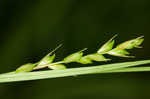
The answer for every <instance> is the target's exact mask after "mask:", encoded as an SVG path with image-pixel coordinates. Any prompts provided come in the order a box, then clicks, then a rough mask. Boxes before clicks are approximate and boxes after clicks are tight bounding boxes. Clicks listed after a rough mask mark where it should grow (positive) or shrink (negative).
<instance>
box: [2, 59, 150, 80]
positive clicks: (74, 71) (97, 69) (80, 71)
mask: <svg viewBox="0 0 150 99" xmlns="http://www.w3.org/2000/svg"><path fill="white" fill-rule="evenodd" d="M148 63H150V60H143V61H134V62H124V63H115V64H107V65H100V66H92V67H80V68H71V69H66V70H48V71H38V72H27V73H18V74H1V75H0V82H1V83H4V82H14V81H26V80H37V79H46V78H57V77H66V76H74V75H84V74H95V73H105V71H106V73H107V72H108V73H110V72H112V71H111V70H117V69H121V68H126V67H133V66H137V65H143V64H148ZM141 69H142V68H141ZM126 71H127V70H126ZM128 71H129V70H128ZM122 72H123V71H122Z"/></svg>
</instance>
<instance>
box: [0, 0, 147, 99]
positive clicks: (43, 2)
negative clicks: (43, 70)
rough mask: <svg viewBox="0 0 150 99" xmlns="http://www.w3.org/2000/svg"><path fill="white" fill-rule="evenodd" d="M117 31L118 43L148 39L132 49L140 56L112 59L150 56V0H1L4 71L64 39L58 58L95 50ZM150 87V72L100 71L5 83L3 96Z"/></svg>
mask: <svg viewBox="0 0 150 99" xmlns="http://www.w3.org/2000/svg"><path fill="white" fill-rule="evenodd" d="M116 33H117V34H118V37H117V38H116V41H117V44H118V43H120V42H122V41H125V40H129V39H132V38H135V37H138V36H141V35H144V36H145V42H144V44H143V46H144V48H143V49H135V50H132V51H131V52H132V53H133V55H136V58H135V59H124V58H116V57H113V58H112V59H114V60H113V61H112V62H122V61H131V60H142V59H149V58H150V56H149V50H150V47H149V43H150V39H149V37H150V1H149V0H1V1H0V73H4V72H9V71H12V70H14V69H16V68H17V67H18V66H19V65H22V64H24V63H27V62H36V61H38V60H40V58H42V57H43V56H44V55H45V54H47V53H48V52H49V51H50V50H52V49H53V48H55V47H56V46H57V45H58V44H60V43H63V47H62V48H61V49H60V50H59V51H57V56H58V57H57V60H60V59H62V58H63V57H64V56H66V55H68V54H70V53H72V52H75V51H78V50H80V49H82V48H84V47H88V48H89V49H88V53H91V52H94V51H95V50H96V49H97V48H99V47H100V46H101V45H102V44H103V43H105V42H106V41H107V40H108V39H109V38H111V37H112V36H113V35H115V34H116ZM95 64H96V63H95ZM76 65H79V64H70V66H71V67H76ZM149 89H150V73H149V72H145V73H117V74H97V75H86V76H77V77H65V78H56V79H46V80H37V81H26V82H14V83H7V84H0V99H112V98H114V99H143V98H148V97H149V98H150V94H149V93H150V91H149ZM149 98H148V99H149Z"/></svg>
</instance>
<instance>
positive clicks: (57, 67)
mask: <svg viewBox="0 0 150 99" xmlns="http://www.w3.org/2000/svg"><path fill="white" fill-rule="evenodd" d="M116 36H117V35H115V36H114V37H112V38H111V39H110V40H109V41H107V42H106V43H105V44H104V45H102V46H101V47H100V48H99V49H98V50H97V51H95V52H94V53H91V54H88V55H84V51H86V50H87V48H84V49H82V50H80V51H77V52H75V53H73V54H70V55H68V56H67V57H65V58H64V59H62V60H61V61H57V62H55V57H56V55H55V51H56V50H57V49H58V48H60V47H61V46H62V45H59V46H58V47H56V48H55V49H54V50H53V51H51V52H50V53H48V54H47V55H46V56H44V57H43V58H42V59H41V60H40V61H39V62H36V63H27V64H24V65H22V66H20V67H19V68H17V69H16V70H15V71H13V72H9V73H4V74H0V82H1V83H2V82H13V81H25V80H37V79H46V78H56V77H65V76H74V75H83V74H95V73H118V72H140V71H150V67H133V66H138V65H143V64H148V63H150V60H142V61H134V62H123V63H113V64H106V65H98V66H89V67H78V68H67V66H66V64H68V63H72V62H76V63H80V64H92V63H93V62H94V61H96V62H104V61H105V62H107V61H111V59H109V58H106V57H105V55H106V54H107V55H112V56H117V57H125V58H134V56H130V53H129V52H128V50H130V49H133V48H142V47H141V46H140V45H141V44H142V42H143V41H144V37H143V36H140V37H137V38H135V39H132V40H128V41H125V42H123V43H121V44H119V45H117V46H116V47H114V44H115V40H114V38H115V37H116ZM43 68H49V69H50V70H46V71H40V69H43ZM36 70H38V71H36Z"/></svg>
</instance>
